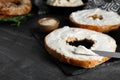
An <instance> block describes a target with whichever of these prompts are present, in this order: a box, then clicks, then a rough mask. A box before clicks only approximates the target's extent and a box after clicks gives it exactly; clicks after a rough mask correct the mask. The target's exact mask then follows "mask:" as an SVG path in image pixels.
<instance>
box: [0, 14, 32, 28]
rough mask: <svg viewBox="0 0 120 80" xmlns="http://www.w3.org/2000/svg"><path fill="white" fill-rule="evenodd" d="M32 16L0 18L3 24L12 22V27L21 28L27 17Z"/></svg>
mask: <svg viewBox="0 0 120 80" xmlns="http://www.w3.org/2000/svg"><path fill="white" fill-rule="evenodd" d="M30 16H32V14H30V13H29V14H26V15H21V16H15V17H9V18H0V21H2V22H12V24H11V25H15V26H20V25H21V23H22V22H23V21H24V20H26V19H27V17H30Z"/></svg>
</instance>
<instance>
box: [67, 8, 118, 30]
mask: <svg viewBox="0 0 120 80" xmlns="http://www.w3.org/2000/svg"><path fill="white" fill-rule="evenodd" d="M84 11H85V13H83V12H84ZM89 11H90V13H88V14H86V13H87V12H89ZM79 13H80V14H79ZM77 14H79V16H76V15H77ZM84 14H86V15H84ZM73 15H74V16H73ZM82 15H84V16H83V18H82V17H81V16H82ZM96 15H99V16H96ZM108 15H109V16H108ZM110 15H111V16H110ZM100 16H102V18H101V17H100ZM106 16H108V17H106ZM74 17H78V18H77V19H78V20H79V21H77V19H76V18H74ZM79 18H80V19H79ZM100 18H101V19H100ZM105 18H108V19H105ZM75 19H76V20H75ZM83 19H84V20H83ZM69 20H70V22H71V23H72V25H73V26H76V27H80V28H86V29H91V30H95V31H98V32H109V31H112V30H116V29H118V28H119V27H120V16H119V15H118V14H117V13H115V12H108V11H105V10H101V9H89V10H82V11H78V12H73V14H72V13H71V15H70V16H69ZM83 21H88V23H87V22H85V23H84V22H83ZM90 21H91V22H90ZM115 21H116V22H115ZM105 22H106V23H105Z"/></svg>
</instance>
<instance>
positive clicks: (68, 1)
mask: <svg viewBox="0 0 120 80" xmlns="http://www.w3.org/2000/svg"><path fill="white" fill-rule="evenodd" d="M47 4H48V5H51V6H61V7H76V6H81V5H83V4H84V3H83V2H82V0H47Z"/></svg>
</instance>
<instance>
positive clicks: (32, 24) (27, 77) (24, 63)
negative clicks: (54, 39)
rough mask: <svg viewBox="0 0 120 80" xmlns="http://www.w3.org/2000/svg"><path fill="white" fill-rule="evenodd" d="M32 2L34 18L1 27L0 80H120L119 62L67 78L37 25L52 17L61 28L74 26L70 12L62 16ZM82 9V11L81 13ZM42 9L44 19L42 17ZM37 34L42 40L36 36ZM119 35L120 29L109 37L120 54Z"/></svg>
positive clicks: (62, 12)
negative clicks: (45, 44) (18, 23)
mask: <svg viewBox="0 0 120 80" xmlns="http://www.w3.org/2000/svg"><path fill="white" fill-rule="evenodd" d="M32 2H33V9H32V12H31V13H32V14H33V16H32V17H30V18H28V19H27V20H26V21H25V22H23V24H22V25H21V26H20V27H16V26H10V25H9V24H8V23H0V34H1V35H0V80H118V79H119V78H120V77H119V75H120V64H119V60H114V61H115V62H114V63H113V64H105V66H103V67H100V68H95V69H92V70H88V71H86V72H84V73H81V74H79V75H75V76H69V75H66V74H64V73H63V72H62V70H61V69H60V68H59V67H58V65H57V64H56V63H55V62H54V61H53V58H52V57H51V56H50V55H49V54H48V53H47V52H46V50H45V48H44V44H43V39H44V36H45V35H46V34H43V33H40V32H39V29H38V24H37V21H38V19H39V18H42V17H47V16H50V17H55V18H58V19H59V20H60V22H61V23H60V27H62V26H63V25H70V26H71V24H70V22H69V20H68V16H69V15H68V14H69V13H70V12H68V13H66V14H65V13H64V10H63V11H60V12H61V13H59V14H58V12H54V11H52V10H53V9H54V8H52V10H51V8H50V7H48V6H46V5H45V3H44V2H43V3H42V4H40V5H39V8H37V7H36V6H35V5H34V0H32ZM41 2H42V1H41ZM82 8H83V7H80V9H82ZM38 9H39V14H40V15H38ZM69 9H70V8H69ZM69 9H67V10H69ZM76 9H78V8H76ZM74 10H75V9H74ZM65 11H66V10H65ZM69 11H71V10H69ZM72 11H73V10H72ZM34 32H35V34H36V35H37V38H38V39H35V37H34V36H33V34H32V33H34ZM119 32H120V29H118V30H116V31H112V32H109V33H107V34H109V35H110V36H112V37H114V38H115V40H116V41H117V44H118V47H117V51H120V48H119V44H120V42H119V39H120V34H119ZM108 63H111V62H108ZM63 66H64V65H63ZM68 68H69V66H68ZM74 68H76V67H74ZM80 69H81V68H80ZM71 70H72V68H71V69H70V71H71ZM77 70H78V68H77ZM79 71H81V70H79Z"/></svg>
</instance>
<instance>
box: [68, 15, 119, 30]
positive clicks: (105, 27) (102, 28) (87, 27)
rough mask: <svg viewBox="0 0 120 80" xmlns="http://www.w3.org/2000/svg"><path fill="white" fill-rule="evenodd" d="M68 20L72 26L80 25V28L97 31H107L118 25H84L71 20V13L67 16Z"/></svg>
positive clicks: (115, 28) (116, 27) (114, 28)
mask: <svg viewBox="0 0 120 80" xmlns="http://www.w3.org/2000/svg"><path fill="white" fill-rule="evenodd" d="M69 20H70V22H71V23H72V25H73V26H75V27H80V28H86V29H91V30H95V31H98V32H109V31H112V30H117V29H118V28H119V27H120V24H115V25H106V26H95V25H89V24H88V25H87V24H86V25H85V24H82V23H77V22H75V21H74V20H73V18H72V17H71V15H70V16H69Z"/></svg>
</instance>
